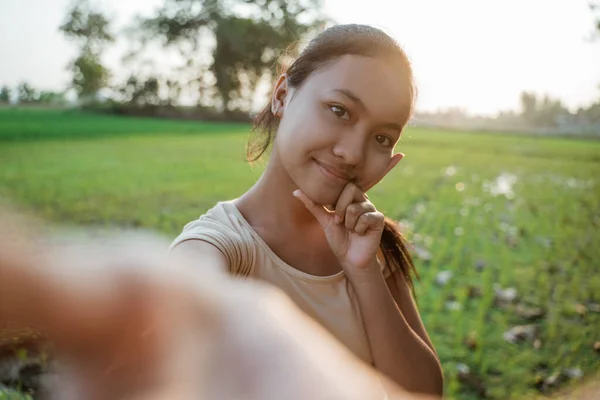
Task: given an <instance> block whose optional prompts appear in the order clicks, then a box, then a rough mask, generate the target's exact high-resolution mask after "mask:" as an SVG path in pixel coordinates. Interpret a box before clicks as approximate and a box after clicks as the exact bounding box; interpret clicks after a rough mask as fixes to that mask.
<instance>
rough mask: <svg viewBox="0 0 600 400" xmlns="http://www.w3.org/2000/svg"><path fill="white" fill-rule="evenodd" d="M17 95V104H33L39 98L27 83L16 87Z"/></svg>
mask: <svg viewBox="0 0 600 400" xmlns="http://www.w3.org/2000/svg"><path fill="white" fill-rule="evenodd" d="M17 93H18V96H19V97H18V98H19V103H22V104H28V103H35V102H36V101H37V100H38V98H39V95H38V93H37V91H36V90H35V89H34V88H33V87H31V86H30V85H29V83H27V82H22V83H20V84H19V86H17Z"/></svg>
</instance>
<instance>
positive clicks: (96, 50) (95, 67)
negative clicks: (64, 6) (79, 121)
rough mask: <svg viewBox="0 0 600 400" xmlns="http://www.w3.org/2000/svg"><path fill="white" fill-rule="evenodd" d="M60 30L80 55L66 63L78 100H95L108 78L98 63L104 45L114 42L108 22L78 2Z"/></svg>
mask: <svg viewBox="0 0 600 400" xmlns="http://www.w3.org/2000/svg"><path fill="white" fill-rule="evenodd" d="M59 29H60V31H61V32H63V34H64V35H65V36H67V37H68V38H70V39H72V40H74V41H75V42H76V43H77V44H78V46H79V47H80V55H79V56H78V57H77V58H76V59H75V60H74V61H73V62H72V63H71V64H69V69H70V70H71V72H72V73H73V78H72V86H73V87H74V88H75V90H76V92H77V94H78V95H79V97H80V99H84V101H86V100H88V99H95V98H96V96H97V94H98V92H99V91H100V89H102V88H104V87H105V86H106V85H107V83H108V78H109V76H110V74H109V71H108V70H107V69H106V67H104V66H103V65H102V62H101V54H102V51H103V50H104V48H105V46H106V45H107V44H108V43H111V42H113V41H114V36H113V34H112V33H111V31H110V23H109V21H108V19H107V18H106V16H104V15H103V14H102V13H100V12H99V11H95V10H93V9H92V7H91V5H90V3H89V1H88V0H80V1H78V2H77V3H75V5H74V6H73V7H72V8H71V9H70V10H69V12H68V14H67V17H66V19H65V22H64V23H63V24H62V25H61V26H60V28H59Z"/></svg>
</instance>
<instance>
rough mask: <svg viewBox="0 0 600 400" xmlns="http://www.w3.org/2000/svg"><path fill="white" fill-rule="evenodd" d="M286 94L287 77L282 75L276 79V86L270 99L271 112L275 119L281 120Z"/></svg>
mask: <svg viewBox="0 0 600 400" xmlns="http://www.w3.org/2000/svg"><path fill="white" fill-rule="evenodd" d="M288 92H289V90H288V80H287V75H286V74H282V75H281V76H280V77H279V79H277V84H276V85H275V89H274V90H273V97H272V99H271V112H272V113H273V115H275V116H276V117H279V118H281V117H282V116H283V108H284V107H285V99H286V97H287V95H288Z"/></svg>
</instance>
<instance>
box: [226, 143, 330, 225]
mask: <svg viewBox="0 0 600 400" xmlns="http://www.w3.org/2000/svg"><path fill="white" fill-rule="evenodd" d="M296 189H298V186H297V185H296V184H295V183H294V181H292V179H291V178H290V176H289V175H288V173H287V172H286V170H285V168H284V167H283V165H281V164H280V162H279V158H278V156H277V154H276V152H275V149H274V150H273V153H272V154H271V158H270V159H269V162H268V163H267V166H266V168H265V171H264V172H263V174H262V175H261V177H260V179H259V180H258V181H257V182H256V183H255V184H254V185H253V186H252V187H251V188H250V189H249V190H248V191H247V192H246V193H244V194H243V195H242V196H241V197H240V198H239V199H238V201H237V204H236V205H237V206H238V208H239V209H240V211H241V212H242V214H244V217H247V219H248V221H249V222H250V224H251V225H253V226H269V227H278V228H280V229H281V230H282V231H283V232H285V231H289V230H294V231H296V232H298V231H302V232H305V231H306V230H310V229H314V228H316V227H317V226H318V223H317V221H316V220H315V218H314V217H313V215H312V214H311V213H310V212H309V211H308V210H307V209H306V207H305V206H304V204H302V202H301V201H300V200H298V199H297V198H296V197H294V196H293V194H292V193H293V192H294V190H296Z"/></svg>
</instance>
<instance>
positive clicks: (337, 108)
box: [329, 105, 350, 120]
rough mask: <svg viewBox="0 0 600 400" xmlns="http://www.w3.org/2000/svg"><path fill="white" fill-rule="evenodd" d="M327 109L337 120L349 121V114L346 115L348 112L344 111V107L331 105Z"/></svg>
mask: <svg viewBox="0 0 600 400" xmlns="http://www.w3.org/2000/svg"><path fill="white" fill-rule="evenodd" d="M329 108H330V109H331V111H332V112H333V113H334V114H335V115H336V116H337V117H338V118H341V119H345V120H348V119H350V114H348V110H346V109H345V108H344V107H342V106H335V105H332V106H329Z"/></svg>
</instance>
